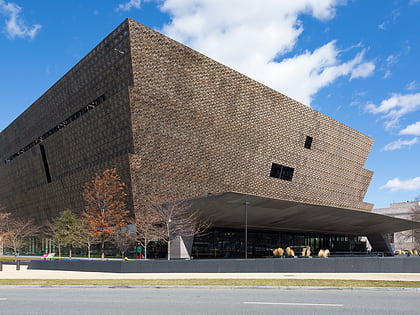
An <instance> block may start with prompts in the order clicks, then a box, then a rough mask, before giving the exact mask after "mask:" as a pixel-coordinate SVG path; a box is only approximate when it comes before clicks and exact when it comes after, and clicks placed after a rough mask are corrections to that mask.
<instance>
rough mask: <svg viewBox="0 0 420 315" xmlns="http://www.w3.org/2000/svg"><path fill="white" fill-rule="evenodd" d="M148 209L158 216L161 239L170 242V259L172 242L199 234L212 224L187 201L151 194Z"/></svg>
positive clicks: (158, 230) (169, 256)
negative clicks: (181, 237)
mask: <svg viewBox="0 0 420 315" xmlns="http://www.w3.org/2000/svg"><path fill="white" fill-rule="evenodd" d="M146 201H147V202H146V208H149V209H148V210H147V211H150V212H151V213H152V216H153V217H156V220H157V225H158V226H160V227H161V228H160V229H156V232H157V233H158V235H159V239H160V240H163V241H164V242H166V243H167V244H168V260H170V259H171V242H172V241H173V240H174V239H175V238H177V237H178V236H181V235H182V236H199V235H203V234H204V233H205V231H206V230H207V229H208V228H209V227H210V226H211V222H210V220H208V219H205V218H203V217H202V216H200V213H199V211H198V210H194V209H192V207H191V205H190V204H189V203H188V202H187V201H183V200H169V201H167V200H165V199H164V198H162V197H157V196H150V197H147V198H146Z"/></svg>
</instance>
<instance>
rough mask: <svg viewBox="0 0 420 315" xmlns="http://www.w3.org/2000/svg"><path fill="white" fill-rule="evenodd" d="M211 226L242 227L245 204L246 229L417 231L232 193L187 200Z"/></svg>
mask: <svg viewBox="0 0 420 315" xmlns="http://www.w3.org/2000/svg"><path fill="white" fill-rule="evenodd" d="M190 201H191V202H192V205H193V207H194V208H195V209H199V210H200V211H201V213H202V214H205V215H206V216H208V217H210V218H211V219H212V220H213V223H214V226H216V227H222V228H223V227H226V228H243V227H244V226H245V201H247V203H248V206H247V209H248V210H247V212H248V228H251V229H261V230H276V231H289V232H306V233H324V234H345V235H372V234H384V233H391V232H398V231H405V230H411V229H417V228H420V222H417V221H410V220H404V219H398V218H393V217H390V216H385V215H381V214H376V213H371V212H367V211H359V210H350V209H342V208H335V207H327V206H319V205H313V204H307V203H301V202H295V201H287V200H279V199H272V198H266V197H260V196H255V195H247V194H242V193H236V192H225V193H220V194H209V195H208V196H204V197H198V198H193V199H190Z"/></svg>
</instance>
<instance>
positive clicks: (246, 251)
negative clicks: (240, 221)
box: [244, 200, 249, 259]
mask: <svg viewBox="0 0 420 315" xmlns="http://www.w3.org/2000/svg"><path fill="white" fill-rule="evenodd" d="M244 204H245V259H248V205H249V202H248V201H246V200H245V202H244Z"/></svg>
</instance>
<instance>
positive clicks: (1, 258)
mask: <svg viewBox="0 0 420 315" xmlns="http://www.w3.org/2000/svg"><path fill="white" fill-rule="evenodd" d="M41 259H43V258H42V257H27V256H19V257H18V260H19V261H21V262H30V261H31V260H41ZM0 261H2V262H14V261H15V256H0Z"/></svg>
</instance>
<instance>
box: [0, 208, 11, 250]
mask: <svg viewBox="0 0 420 315" xmlns="http://www.w3.org/2000/svg"><path fill="white" fill-rule="evenodd" d="M10 215H11V214H10V213H8V212H7V213H6V212H0V252H1V254H3V248H4V244H5V242H6V238H7V234H6V224H7V219H8V217H9V216H10Z"/></svg>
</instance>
